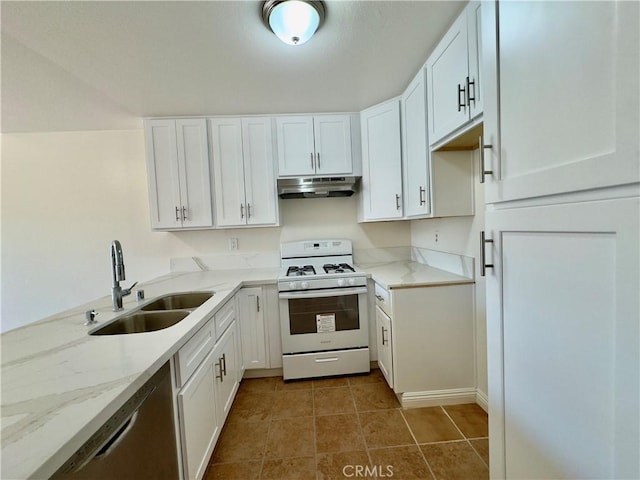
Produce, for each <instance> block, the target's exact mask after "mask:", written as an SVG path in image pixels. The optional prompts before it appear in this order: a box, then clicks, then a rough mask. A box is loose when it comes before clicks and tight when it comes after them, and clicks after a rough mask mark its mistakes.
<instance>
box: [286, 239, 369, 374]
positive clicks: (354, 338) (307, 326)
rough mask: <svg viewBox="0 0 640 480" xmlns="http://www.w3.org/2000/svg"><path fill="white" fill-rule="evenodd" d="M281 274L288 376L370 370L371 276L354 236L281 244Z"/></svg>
mask: <svg viewBox="0 0 640 480" xmlns="http://www.w3.org/2000/svg"><path fill="white" fill-rule="evenodd" d="M280 252H281V266H282V271H281V274H280V278H279V279H278V292H279V297H280V321H281V333H282V347H283V376H284V379H285V380H290V379H296V378H312V377H323V376H328V375H343V374H349V373H361V372H368V371H369V333H368V331H369V318H368V311H367V303H368V302H367V292H368V291H367V276H366V274H365V273H364V272H362V271H361V270H359V269H358V268H357V267H354V266H353V256H352V246H351V241H350V240H305V241H299V242H289V243H283V244H282V245H281V248H280Z"/></svg>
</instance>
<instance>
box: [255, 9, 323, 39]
mask: <svg viewBox="0 0 640 480" xmlns="http://www.w3.org/2000/svg"><path fill="white" fill-rule="evenodd" d="M265 17H266V18H265ZM263 18H264V19H265V21H268V25H269V28H271V30H272V31H273V33H275V34H276V35H277V36H278V38H279V39H280V40H282V41H283V42H284V43H287V44H289V45H302V44H303V43H306V42H307V41H308V40H309V39H310V38H311V37H312V36H313V34H314V33H316V30H317V29H318V27H319V26H320V22H321V21H322V20H323V18H324V6H323V5H322V2H309V1H304V0H284V1H280V2H265V4H264V6H263Z"/></svg>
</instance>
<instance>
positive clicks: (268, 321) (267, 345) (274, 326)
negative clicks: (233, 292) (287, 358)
mask: <svg viewBox="0 0 640 480" xmlns="http://www.w3.org/2000/svg"><path fill="white" fill-rule="evenodd" d="M237 298H238V316H239V319H240V325H239V327H240V337H241V344H242V358H243V359H244V367H245V368H246V369H247V370H250V369H259V368H279V367H282V346H281V339H280V309H279V308H278V292H277V289H276V287H275V285H265V286H263V287H251V288H243V289H241V290H240V291H239V292H238V294H237Z"/></svg>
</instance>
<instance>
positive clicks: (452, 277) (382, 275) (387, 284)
mask: <svg viewBox="0 0 640 480" xmlns="http://www.w3.org/2000/svg"><path fill="white" fill-rule="evenodd" d="M360 268H361V269H362V270H364V271H365V272H367V273H368V274H370V275H371V277H372V278H373V280H374V281H375V282H376V283H378V284H379V285H381V286H383V287H384V288H385V289H387V290H389V289H394V288H414V287H428V286H435V285H449V284H462V283H474V280H473V278H470V277H466V276H462V275H456V274H454V273H450V272H447V271H445V270H440V269H439V268H435V267H430V266H428V265H424V264H422V263H418V262H413V261H410V260H406V261H395V262H388V263H382V264H376V265H361V266H360Z"/></svg>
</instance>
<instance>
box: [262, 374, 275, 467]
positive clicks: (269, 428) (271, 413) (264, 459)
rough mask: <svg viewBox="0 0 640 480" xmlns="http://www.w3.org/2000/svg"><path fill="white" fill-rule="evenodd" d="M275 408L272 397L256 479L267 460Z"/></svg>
mask: <svg viewBox="0 0 640 480" xmlns="http://www.w3.org/2000/svg"><path fill="white" fill-rule="evenodd" d="M277 391H278V390H277V388H276V382H273V392H274V393H275V392H277ZM275 407H276V398H275V396H274V399H273V404H272V405H271V410H269V424H268V425H267V434H266V436H265V439H264V445H263V446H262V462H261V463H260V473H259V474H258V479H262V471H263V470H264V462H265V461H266V459H267V444H268V443H269V433H270V432H271V423H272V422H273V409H274V408H275Z"/></svg>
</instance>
